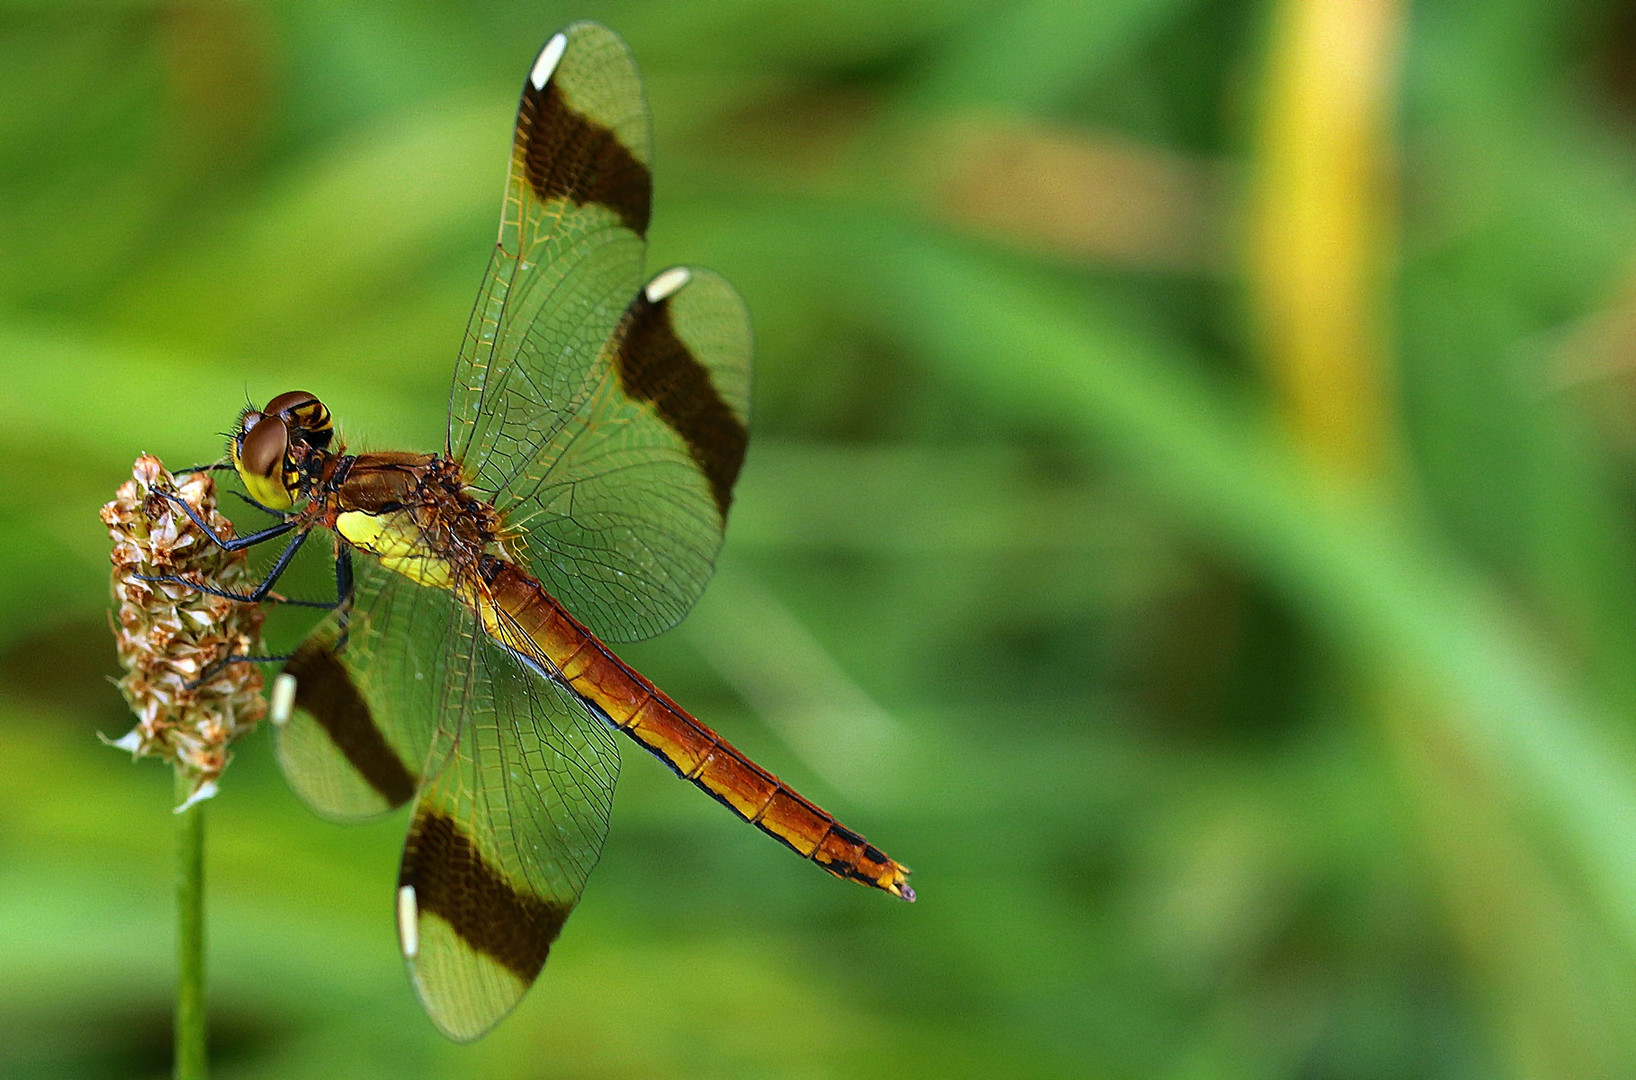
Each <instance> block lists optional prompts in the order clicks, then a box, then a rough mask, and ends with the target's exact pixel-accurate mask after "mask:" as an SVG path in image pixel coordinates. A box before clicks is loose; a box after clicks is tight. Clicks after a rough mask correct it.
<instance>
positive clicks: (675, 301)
mask: <svg viewBox="0 0 1636 1080" xmlns="http://www.w3.org/2000/svg"><path fill="white" fill-rule="evenodd" d="M649 159H650V149H649V134H648V111H647V105H646V102H645V100H644V98H643V93H642V87H641V81H640V78H639V76H638V73H637V69H636V66H635V63H634V61H633V59H632V57H631V54H630V52H629V50H628V49H627V47H626V46H625V44H624V42H623V41H621V40H620V38H619V37H618V36H617V35H615V34H614V33H613V32H612V31H610V30H608V29H607V28H605V27H602V26H600V25H597V24H595V23H589V22H582V23H576V24H574V25H572V26H570V27H568V28H567V29H565V30H563V31H562V32H560V33H558V34H556V35H554V36H553V37H551V39H550V40H549V41H547V42H546V44H545V46H544V48H542V49H541V50H540V52H539V53H538V55H537V56H536V58H535V60H534V62H533V64H532V66H531V67H530V68H529V71H528V75H527V78H526V80H525V82H524V84H523V89H522V98H521V101H520V103H519V106H518V110H517V122H516V131H515V136H514V139H513V143H512V154H511V164H510V170H509V175H508V178H507V183H506V190H505V197H504V200H503V203H502V209H501V219H500V230H499V237H498V240H497V242H496V244H495V247H494V252H493V255H492V258H491V260H490V262H489V266H488V269H487V272H486V274H485V276H484V278H483V282H482V287H481V289H480V290H479V292H478V297H477V303H476V306H475V309H474V310H473V312H472V315H471V319H470V321H469V324H468V326H467V330H466V333H465V336H464V339H463V341H462V344H461V348H460V354H459V358H458V361H457V363H456V366H455V372H454V380H453V386H452V389H451V393H450V399H449V416H448V429H447V436H446V440H445V444H444V447H443V449H442V450H441V451H440V452H437V453H416V452H405V451H380V452H360V453H356V454H352V453H348V452H347V450H346V447H345V445H344V443H343V441H342V439H341V437H340V434H339V432H338V430H337V427H336V425H335V422H334V420H333V418H332V417H331V415H330V412H329V410H328V408H327V407H326V406H325V405H324V404H323V402H322V401H321V400H320V399H319V398H318V397H317V396H315V395H313V394H311V393H307V392H305V391H292V392H289V393H284V394H280V395H279V396H277V397H274V398H273V399H272V400H271V401H269V402H267V404H266V405H265V406H264V407H262V408H260V409H255V408H249V409H246V410H245V411H244V412H243V413H242V414H241V416H240V417H239V421H238V423H237V425H236V427H235V429H234V431H233V433H232V434H231V435H230V437H229V440H228V455H227V460H225V461H223V462H220V463H218V464H217V465H216V466H214V467H216V468H221V469H223V470H230V471H232V472H235V473H236V474H237V476H238V478H239V479H240V480H241V481H242V483H243V485H244V488H245V493H246V494H247V496H248V498H249V500H250V501H252V502H253V503H255V504H257V505H259V506H260V507H261V508H263V509H265V510H267V511H270V512H272V513H273V514H275V515H276V516H277V517H278V519H279V520H278V522H277V524H274V525H272V526H270V527H268V528H266V529H262V530H260V531H258V532H254V533H249V534H246V535H244V536H240V537H235V538H224V537H221V536H218V535H216V534H214V533H211V532H210V530H209V529H208V528H206V532H207V534H209V535H210V536H211V537H212V539H213V540H214V541H215V542H216V543H218V544H220V545H222V546H224V547H228V548H231V549H239V548H244V547H249V546H251V545H253V544H260V543H263V542H266V541H269V540H273V539H275V538H279V537H284V538H287V540H286V546H285V547H284V548H283V550H282V551H281V552H280V554H279V555H278V557H277V558H276V560H275V561H274V562H273V563H272V565H271V567H270V569H269V571H268V573H267V574H266V575H265V578H264V580H262V581H261V582H260V583H259V584H258V585H257V586H256V587H255V588H254V589H252V590H249V591H246V592H220V591H219V590H216V589H213V588H211V587H210V586H209V585H208V584H207V583H201V582H195V581H187V582H185V584H188V585H191V586H193V587H195V588H203V589H205V590H206V591H211V592H219V595H224V596H228V597H230V598H232V599H236V600H242V601H245V602H264V601H268V602H270V601H275V600H278V599H280V597H279V595H278V594H276V593H274V592H273V591H272V590H273V586H274V584H275V583H276V581H277V580H278V578H279V575H280V574H282V573H283V572H284V570H285V568H286V567H288V566H289V565H290V563H291V560H292V559H293V558H294V556H295V554H296V552H297V551H298V550H299V549H300V548H301V545H302V544H303V542H304V541H305V540H306V539H307V538H308V537H309V536H311V535H312V534H314V533H315V532H318V531H320V530H323V531H325V532H327V533H328V534H330V535H331V536H332V537H333V539H334V545H335V568H336V580H337V585H338V598H337V601H336V603H335V604H334V606H333V609H332V610H330V611H329V613H328V614H326V615H324V616H322V617H321V621H320V622H319V624H318V625H317V626H316V628H315V629H314V630H313V631H312V632H311V633H310V634H309V635H308V636H307V637H306V638H305V640H303V641H302V643H301V644H300V645H299V646H298V647H297V648H296V649H295V651H294V652H293V653H292V654H290V655H289V656H288V657H279V658H276V659H278V660H280V661H282V664H283V666H282V671H281V674H280V676H279V677H278V678H277V679H275V680H274V689H273V702H272V710H271V714H272V717H273V720H274V728H275V732H276V736H275V737H276V740H277V753H278V758H279V761H280V764H281V766H282V768H283V771H284V774H285V777H286V778H287V780H288V782H289V784H290V786H291V787H292V788H293V789H294V790H295V791H296V792H297V793H298V794H299V795H300V796H301V797H302V798H303V799H304V800H305V801H306V802H307V803H308V804H309V805H310V806H311V807H312V808H314V809H315V810H316V811H317V812H318V813H319V814H321V815H323V816H325V817H329V818H333V819H339V820H357V819H363V818H367V817H371V816H375V815H378V814H381V813H384V812H387V811H389V810H392V809H394V808H397V807H400V806H404V805H406V804H412V805H413V810H412V814H411V818H410V823H409V831H408V837H407V839H406V841H405V843H404V848H403V857H402V862H401V864H400V869H399V872H398V884H397V893H396V898H397V905H396V912H397V930H398V940H399V944H400V946H401V949H402V952H403V955H404V957H405V959H406V961H407V964H408V968H409V972H410V977H411V980H412V982H413V984H414V987H415V990H416V992H417V993H418V995H419V997H420V1000H421V1002H422V1004H423V1005H424V1006H425V1008H426V1011H427V1013H428V1014H429V1015H430V1017H431V1019H432V1021H433V1022H434V1023H435V1024H436V1026H437V1027H438V1028H439V1029H441V1030H442V1031H443V1032H444V1033H445V1034H447V1035H449V1036H450V1037H452V1038H454V1039H458V1040H469V1039H474V1038H477V1037H478V1036H480V1035H482V1034H483V1033H485V1032H486V1031H488V1030H489V1029H490V1028H492V1027H493V1026H494V1025H495V1024H496V1023H498V1022H499V1021H500V1020H501V1019H502V1018H504V1017H505V1016H506V1015H507V1014H508V1013H509V1012H510V1011H511V1010H512V1009H513V1008H514V1007H515V1005H516V1004H517V1002H518V1001H519V1000H520V999H521V998H522V996H523V995H524V994H525V993H526V992H527V990H528V988H529V987H530V986H531V985H532V984H533V983H534V981H535V979H536V978H537V977H538V975H539V973H540V971H541V969H542V967H543V966H544V964H545V961H546V957H547V955H548V953H549V952H550V949H551V946H552V943H553V942H554V941H555V940H556V939H557V936H558V934H559V933H560V932H561V930H562V927H563V923H564V921H565V920H566V919H567V918H568V915H569V913H570V912H571V911H572V910H573V908H574V906H575V904H576V903H577V902H578V901H579V898H580V895H581V892H582V890H583V888H584V886H585V882H586V878H587V876H588V875H589V874H590V872H591V870H592V867H593V866H594V865H595V864H596V862H597V860H598V858H599V856H600V853H601V850H602V846H603V841H604V839H605V837H606V836H607V832H608V823H609V814H610V807H611V803H612V798H613V792H614V785H615V780H616V778H617V775H618V770H619V750H618V746H617V745H616V742H615V735H616V733H622V734H623V735H624V736H626V737H628V738H630V739H632V740H634V741H635V742H636V743H637V744H638V745H640V746H641V747H643V748H644V749H646V750H647V751H649V752H650V753H652V754H653V755H654V756H656V757H658V758H659V760H660V761H662V762H664V763H665V764H666V765H668V766H669V767H670V768H671V769H673V770H674V771H675V772H676V773H677V775H679V776H681V777H682V778H683V779H685V780H687V781H689V782H691V783H692V784H694V785H695V786H697V787H698V788H700V789H701V790H703V791H704V792H705V793H707V794H708V795H710V796H711V797H712V798H714V799H716V800H717V801H718V802H720V803H722V804H723V805H724V806H726V807H727V808H728V809H729V810H731V811H732V812H733V813H734V814H736V815H737V816H738V817H740V818H742V819H743V820H745V821H747V822H749V823H750V824H751V825H754V826H755V827H756V828H757V829H759V830H761V831H762V832H763V833H766V834H767V835H769V836H771V837H773V838H774V839H775V840H777V841H779V842H780V843H782V844H783V845H785V846H786V847H788V848H790V849H792V850H793V851H795V852H796V853H797V854H799V855H801V856H802V857H804V858H806V859H810V860H811V861H813V862H815V863H817V864H818V865H819V866H820V867H822V868H823V869H825V870H827V871H829V872H830V873H831V874H834V875H836V876H838V877H841V878H847V879H850V880H853V881H857V882H861V883H862V884H864V885H867V886H871V887H874V888H877V889H881V890H883V891H885V892H887V893H890V894H892V895H893V896H896V897H899V898H901V899H903V900H910V901H912V900H913V899H914V898H915V894H914V890H913V889H912V888H911V886H910V885H909V881H908V874H909V871H908V870H907V869H906V868H905V867H904V866H903V865H901V864H900V863H898V862H896V861H895V860H893V859H891V858H890V857H888V856H887V855H886V854H885V853H884V852H882V851H881V850H880V849H879V848H877V847H875V846H874V845H873V844H871V843H869V842H868V841H867V840H865V839H864V838H863V837H862V836H860V835H859V834H857V833H855V832H853V831H852V830H850V829H848V828H846V827H844V826H842V825H841V824H840V823H839V822H837V821H836V819H835V818H834V817H833V816H832V815H831V814H829V813H828V812H826V811H824V810H822V809H820V808H819V807H818V806H817V805H815V804H814V803H812V802H811V801H809V800H807V799H805V798H803V797H802V796H800V795H799V794H797V793H796V792H795V791H793V790H791V789H790V787H789V786H788V785H786V784H784V783H782V782H781V781H779V780H778V778H777V777H776V776H774V775H773V774H771V773H770V772H768V771H767V770H765V769H763V768H761V767H760V766H758V765H756V764H755V763H754V762H752V761H750V760H749V758H747V757H746V756H745V755H744V754H743V753H741V752H739V751H738V750H736V749H734V748H733V746H732V745H731V744H730V743H728V742H727V740H725V739H723V738H722V737H721V736H720V735H718V734H716V733H715V732H714V731H712V730H711V729H710V728H708V727H706V726H705V725H704V724H703V723H701V722H700V721H698V720H697V719H695V718H694V717H693V716H691V715H690V714H689V713H688V712H687V711H686V710H684V709H683V708H682V707H681V706H679V705H678V704H676V703H675V702H674V701H672V700H671V699H670V698H669V697H668V696H666V695H665V694H664V693H663V692H662V691H660V690H659V689H658V688H657V687H655V686H654V685H653V684H652V683H651V682H649V681H648V680H647V679H646V678H644V677H643V676H642V675H640V674H638V673H637V672H636V671H634V670H633V669H632V668H631V667H629V666H628V665H626V664H625V663H624V662H623V661H622V660H620V659H619V658H618V656H616V655H615V654H614V652H613V651H612V649H611V648H610V647H609V645H608V644H607V643H609V642H625V641H632V640H637V639H641V638H645V637H648V636H651V635H654V634H657V633H659V632H661V631H663V630H666V629H668V628H670V627H671V626H674V625H675V624H676V623H677V622H679V621H680V620H681V619H682V617H683V616H684V615H685V614H686V612H687V611H688V609H689V608H690V607H691V606H692V605H693V603H694V602H695V601H696V600H697V599H698V597H699V595H700V594H701V592H702V591H703V590H704V587H705V584H706V581H707V580H708V579H709V577H710V575H711V572H712V569H713V566H714V563H715V559H716V556H717V553H718V552H719V550H720V548H721V544H722V535H723V530H724V528H725V524H726V519H727V513H728V508H729V506H730V504H731V501H732V494H733V485H734V482H735V481H736V480H737V478H738V475H739V470H740V467H741V465H742V464H743V461H744V454H745V448H746V444H747V431H748V428H747V422H748V413H749V382H750V356H751V341H750V326H749V319H748V315H747V313H746V310H745V307H744V305H743V303H742V302H741V300H740V299H739V297H738V295H737V294H736V293H735V292H734V290H733V289H732V287H731V286H730V285H728V284H727V282H726V281H725V280H724V279H722V278H721V277H719V276H717V275H716V274H714V273H711V272H709V271H707V270H703V269H699V268H694V267H672V268H669V269H666V270H663V271H662V272H660V273H658V274H657V275H655V276H653V277H651V278H648V277H647V276H646V274H645V271H644V260H645V249H646V239H645V236H646V232H647V227H648V220H649V211H650V201H651V193H652V175H651V173H650V171H649ZM181 508H182V509H185V510H186V509H189V508H188V507H187V506H186V504H181ZM189 513H190V514H191V510H189ZM195 521H196V522H197V523H198V524H199V525H200V526H201V527H204V523H203V522H202V521H198V519H197V517H195ZM167 580H170V579H167ZM230 659H235V660H236V659H241V658H230ZM252 659H255V658H252ZM262 659H265V658H262Z"/></svg>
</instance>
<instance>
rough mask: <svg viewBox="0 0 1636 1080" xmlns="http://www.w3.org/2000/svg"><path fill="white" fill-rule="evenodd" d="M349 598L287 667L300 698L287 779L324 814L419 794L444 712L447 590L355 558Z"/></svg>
mask: <svg viewBox="0 0 1636 1080" xmlns="http://www.w3.org/2000/svg"><path fill="white" fill-rule="evenodd" d="M354 573H355V577H354V580H353V591H352V595H351V598H350V600H348V601H347V602H344V603H343V604H342V605H341V606H340V607H339V608H337V609H336V610H335V611H334V612H332V613H331V614H330V615H329V616H328V617H327V618H326V619H325V620H324V621H323V622H322V623H320V624H319V625H318V627H317V628H316V629H315V630H314V631H313V632H312V633H311V634H309V635H308V636H307V639H306V640H305V641H303V642H302V643H301V645H300V647H299V648H297V649H296V651H295V652H294V654H292V655H291V657H290V659H289V660H288V661H286V662H285V665H284V673H285V674H287V675H291V676H293V677H294V678H295V707H294V709H293V710H292V711H291V714H290V717H289V719H288V720H287V721H286V722H284V723H282V724H280V725H279V726H278V728H277V736H276V737H277V741H278V759H279V764H280V765H281V766H282V767H283V770H284V776H285V778H286V779H287V780H288V781H289V784H290V787H291V788H293V789H294V790H295V791H296V793H297V794H298V795H300V796H301V797H302V799H304V800H305V801H306V802H307V804H308V805H309V806H311V807H312V808H313V809H314V810H315V811H317V812H318V813H319V814H321V815H323V816H324V817H328V818H332V819H337V820H356V819H360V818H367V817H372V816H375V815H378V814H381V813H384V812H386V811H388V810H391V809H393V808H395V807H398V806H402V805H403V804H404V803H407V802H408V801H409V800H410V799H412V798H414V796H415V792H416V791H417V790H418V789H419V788H420V785H421V780H422V777H423V776H425V775H426V773H427V772H428V771H429V763H428V754H429V752H430V751H431V749H432V746H433V743H434V739H433V735H434V733H435V732H436V730H437V728H438V724H439V722H440V720H441V718H442V716H443V715H444V713H445V711H446V710H445V706H444V700H445V698H446V697H447V694H448V688H447V683H448V681H449V674H448V659H447V658H448V656H449V654H450V645H451V643H452V639H451V635H452V634H453V633H454V631H455V629H456V627H457V626H458V625H459V624H458V622H457V620H458V619H460V618H462V615H461V612H460V610H459V608H458V606H457V605H456V603H455V601H454V599H453V597H452V596H450V595H449V594H448V593H446V592H442V591H439V590H434V589H426V588H422V587H420V586H419V585H416V584H414V583H413V582H411V581H409V580H408V579H407V578H405V577H403V576H402V575H400V574H396V573H393V572H392V571H390V570H386V569H384V568H382V567H381V566H380V565H379V564H378V563H377V562H376V561H375V560H374V559H373V558H364V559H362V560H358V564H357V566H356V568H355V571H354Z"/></svg>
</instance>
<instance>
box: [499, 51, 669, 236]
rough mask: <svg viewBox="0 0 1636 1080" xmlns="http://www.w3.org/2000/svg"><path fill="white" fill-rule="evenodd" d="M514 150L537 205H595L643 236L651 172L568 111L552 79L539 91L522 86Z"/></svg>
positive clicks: (650, 200)
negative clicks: (560, 201)
mask: <svg viewBox="0 0 1636 1080" xmlns="http://www.w3.org/2000/svg"><path fill="white" fill-rule="evenodd" d="M515 152H516V154H517V158H518V161H519V162H520V163H521V165H522V173H523V175H524V176H526V177H527V178H528V184H529V186H530V187H531V188H533V189H534V194H535V196H536V197H537V198H539V200H540V201H541V202H550V201H551V200H553V199H566V200H568V201H570V202H573V203H575V204H577V205H580V206H584V205H585V204H586V203H597V204H599V205H602V206H606V207H607V208H608V209H610V210H612V211H613V212H614V213H616V214H618V215H619V219H620V220H621V221H622V222H624V224H625V226H626V228H628V229H630V230H631V231H632V232H634V233H636V234H637V235H638V236H646V235H647V232H648V216H649V214H650V212H651V209H652V205H653V173H652V172H650V171H649V170H648V167H647V166H646V165H644V164H642V163H641V162H640V161H638V160H636V158H635V157H634V156H632V154H631V152H630V150H629V149H628V148H627V147H626V146H625V144H624V143H623V142H621V141H620V140H619V136H617V135H615V134H614V133H613V132H612V131H610V130H608V129H607V128H605V127H603V126H602V125H601V124H598V123H596V122H595V121H594V120H591V119H589V118H588V117H586V116H584V115H582V114H580V113H578V112H576V111H574V109H573V108H572V106H570V105H569V104H568V101H567V100H566V99H565V98H564V97H563V95H562V90H561V89H560V88H559V87H558V86H557V81H556V79H554V78H553V79H551V80H549V81H548V82H547V83H546V84H545V88H544V89H543V90H536V89H535V88H534V84H533V83H532V82H527V83H525V84H524V85H523V98H522V102H521V104H520V105H519V106H518V108H517V143H516V149H515Z"/></svg>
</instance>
